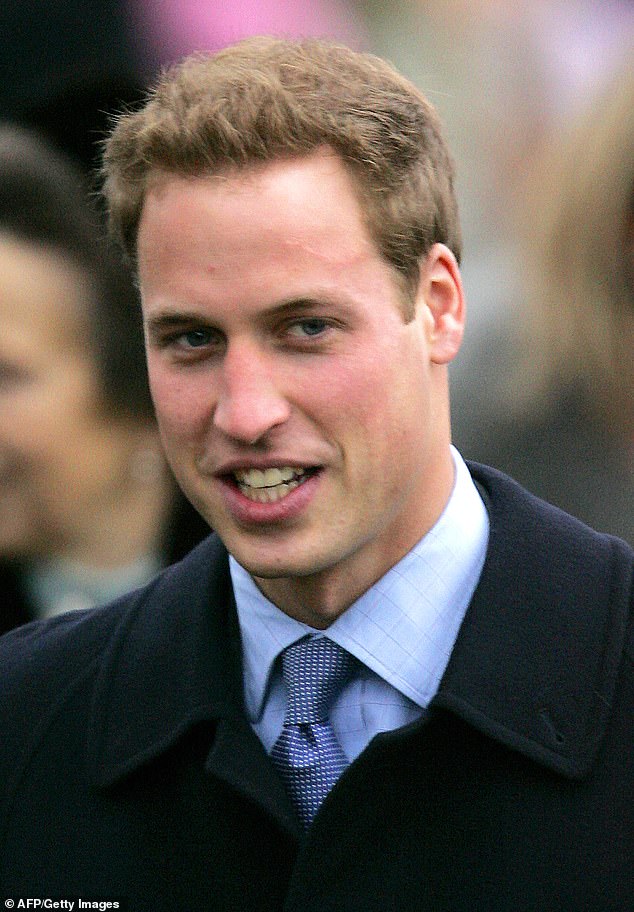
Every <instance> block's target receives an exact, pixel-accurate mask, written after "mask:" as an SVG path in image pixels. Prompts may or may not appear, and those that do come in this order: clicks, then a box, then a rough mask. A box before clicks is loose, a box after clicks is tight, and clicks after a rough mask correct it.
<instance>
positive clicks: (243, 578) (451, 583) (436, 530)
mask: <svg viewBox="0 0 634 912" xmlns="http://www.w3.org/2000/svg"><path fill="white" fill-rule="evenodd" d="M452 456H453V460H454V466H455V483H454V488H453V491H452V494H451V497H450V498H449V501H448V503H447V505H446V507H445V509H444V511H443V513H442V515H441V516H440V518H439V519H438V521H437V522H436V524H435V525H434V526H433V528H432V529H431V530H430V531H429V532H428V533H427V534H426V535H425V536H424V537H423V538H422V539H421V540H420V541H419V542H418V544H416V545H415V546H414V548H412V550H411V551H410V552H408V554H406V555H405V556H404V557H403V558H402V559H401V560H400V561H399V562H398V564H396V565H395V566H394V567H392V568H391V569H390V570H389V571H388V572H387V573H386V574H385V575H384V576H383V577H382V578H381V579H380V580H378V581H377V582H376V583H375V584H374V585H373V586H372V587H371V588H370V589H369V590H368V591H367V592H365V593H364V594H363V595H362V596H361V597H360V598H359V599H357V601H356V602H354V603H353V604H352V605H351V606H350V607H349V608H348V609H347V610H346V611H345V612H344V613H343V614H342V615H340V617H339V618H337V620H336V621H335V622H334V623H333V624H331V626H330V627H329V628H328V631H327V636H328V637H329V638H330V639H332V640H334V641H335V642H337V643H339V645H340V646H342V647H344V648H345V649H347V650H348V651H349V652H350V653H352V654H353V655H354V656H356V658H357V659H359V660H360V661H361V662H362V663H363V664H364V665H366V666H367V667H368V668H370V669H371V670H372V671H374V672H375V673H376V674H378V675H379V676H380V677H381V678H383V679H384V680H386V681H387V682H388V683H389V684H391V685H392V686H393V687H395V688H396V689H397V690H398V691H400V692H401V693H403V694H404V695H405V696H407V697H409V699H411V700H413V701H414V702H415V703H417V704H418V705H419V706H421V707H424V706H426V705H427V704H428V702H429V700H430V699H431V697H432V696H433V695H434V693H435V692H436V690H437V688H438V684H439V682H440V679H441V677H442V675H443V672H444V671H445V668H446V666H447V662H448V660H449V655H450V654H451V650H452V648H453V645H454V643H455V640H456V637H457V634H458V630H459V628H460V625H461V623H462V620H463V618H464V615H465V612H466V610H467V607H468V605H469V602H470V600H471V596H472V595H473V592H474V590H475V587H476V585H477V582H478V579H479V577H480V572H481V570H482V566H483V563H484V557H485V554H486V549H487V541H488V531H489V521H488V516H487V512H486V509H485V507H484V504H483V503H482V499H481V498H480V495H479V494H478V491H477V489H476V487H475V485H474V483H473V481H472V479H471V475H470V474H469V470H468V469H467V467H466V465H465V464H464V462H463V460H462V458H461V457H460V454H459V453H458V452H457V450H455V449H454V448H453V447H452ZM230 571H231V579H232V583H233V589H234V593H235V599H236V605H237V610H238V619H239V623H240V632H241V636H242V651H243V669H244V687H245V703H246V709H247V713H248V715H249V718H250V719H251V720H252V721H256V720H257V719H258V718H259V717H260V715H261V713H262V709H263V704H264V699H265V696H266V692H267V686H268V682H269V678H270V674H271V670H272V668H273V665H274V663H275V660H276V658H277V656H278V655H279V654H280V652H282V651H283V650H284V649H285V648H286V647H287V646H290V645H291V643H294V642H295V641H296V640H298V639H299V638H300V637H302V636H305V635H306V634H307V633H317V632H318V631H315V630H314V629H313V628H312V627H309V626H308V625H306V624H303V623H300V622H299V621H296V620H294V619H293V618H291V617H289V616H288V615H286V614H284V612H282V611H280V609H279V608H277V607H276V606H275V605H274V604H273V603H272V602H270V601H269V600H268V599H267V598H266V597H265V596H264V595H263V594H262V593H261V592H260V590H259V589H258V588H257V586H256V585H255V583H254V582H253V580H252V578H251V576H250V575H249V574H248V573H247V571H246V570H244V568H243V567H241V566H240V565H239V564H238V563H237V561H236V560H235V559H234V558H230ZM320 633H321V631H320ZM423 669H424V672H423V671H422V670H423Z"/></svg>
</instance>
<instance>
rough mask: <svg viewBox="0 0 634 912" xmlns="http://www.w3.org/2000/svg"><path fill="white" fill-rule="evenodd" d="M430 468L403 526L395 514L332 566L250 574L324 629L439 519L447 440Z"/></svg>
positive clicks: (293, 613) (450, 469)
mask: <svg viewBox="0 0 634 912" xmlns="http://www.w3.org/2000/svg"><path fill="white" fill-rule="evenodd" d="M432 474H433V477H434V478H435V482H436V483H435V487H434V493H433V496H429V495H428V496H426V497H423V496H421V497H420V510H419V512H418V513H417V514H416V516H415V518H414V520H413V521H412V522H410V524H408V525H407V526H405V527H403V526H402V524H401V523H402V518H401V517H400V516H398V517H396V518H395V520H394V521H393V522H392V523H391V524H390V525H389V526H388V527H387V528H386V529H385V530H383V534H382V535H381V537H380V539H379V540H377V541H375V543H373V544H370V545H365V546H364V547H362V548H360V549H359V550H358V551H357V552H355V553H353V554H350V555H349V556H348V557H347V558H345V559H344V560H342V561H340V562H339V563H338V564H336V565H335V566H332V567H327V568H325V569H323V570H320V571H318V572H316V573H313V574H309V575H306V576H297V577H278V578H269V579H264V578H260V577H254V581H255V583H256V585H257V586H258V588H259V589H260V591H261V592H262V593H263V594H264V595H265V596H266V597H267V598H268V599H269V601H271V602H273V604H274V605H277V607H278V608H279V609H280V610H281V611H283V612H284V613H285V614H288V615H289V616H290V617H292V618H295V620H298V621H301V622H302V623H304V624H308V625H309V626H310V627H314V628H316V629H318V630H325V629H326V628H327V627H329V626H330V625H331V624H332V623H333V622H334V621H336V619H337V618H338V617H339V616H340V615H341V614H343V612H344V611H346V609H347V608H349V607H350V605H352V604H353V602H355V601H356V600H357V599H358V598H360V596H362V595H363V593H364V592H367V591H368V589H370V588H371V587H372V586H373V585H374V584H375V583H376V582H377V581H378V580H379V579H381V577H382V576H384V575H385V574H386V573H387V572H388V570H390V569H391V568H392V567H393V566H395V565H396V564H397V563H398V562H399V561H400V560H401V559H402V558H403V557H405V555H406V554H407V553H408V552H409V551H411V549H412V548H413V547H414V546H415V545H416V544H417V543H418V542H419V541H420V540H421V538H422V537H423V536H424V535H426V534H427V532H429V530H430V529H431V528H432V527H433V526H434V525H435V523H436V522H437V520H438V519H439V517H440V515H441V513H442V512H443V510H444V509H445V507H446V505H447V503H448V501H449V498H450V496H451V492H452V490H453V484H454V465H453V459H452V456H451V453H450V451H449V446H448V445H447V447H446V454H445V455H444V456H443V458H441V460H440V463H439V465H438V466H437V467H436V470H435V471H434V472H433V473H432ZM386 543H387V544H386ZM386 548H389V551H387V550H385V549H386Z"/></svg>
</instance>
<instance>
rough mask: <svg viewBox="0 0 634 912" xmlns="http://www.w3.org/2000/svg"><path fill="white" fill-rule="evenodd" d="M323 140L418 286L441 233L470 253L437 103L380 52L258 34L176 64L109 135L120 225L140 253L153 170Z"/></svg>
mask: <svg viewBox="0 0 634 912" xmlns="http://www.w3.org/2000/svg"><path fill="white" fill-rule="evenodd" d="M320 146H329V147H330V148H332V149H333V150H334V151H335V152H336V153H337V154H338V155H340V156H341V159H342V160H343V162H344V163H345V164H346V166H347V167H348V168H349V172H350V174H351V176H352V178H353V180H354V182H355V186H356V187H357V190H358V192H359V198H360V201H361V204H362V206H363V209H364V212H365V215H366V220H367V225H368V229H369V231H370V234H371V236H372V237H373V239H374V241H375V243H376V244H377V247H378V249H379V251H380V252H381V254H382V255H383V256H384V257H385V258H386V260H387V261H388V262H389V263H391V264H392V265H393V266H394V267H395V269H396V270H397V271H398V273H399V274H400V275H401V276H402V278H403V279H404V282H405V286H406V288H407V290H408V291H409V292H410V293H412V291H413V289H415V287H416V286H417V283H418V270H419V264H420V261H421V259H422V258H423V257H424V256H425V255H426V254H427V252H428V251H429V249H430V247H431V246H432V244H434V243H436V242H442V243H444V244H446V245H447V246H448V247H450V248H451V249H452V250H453V252H454V254H455V255H456V257H457V258H458V259H459V257H460V247H461V240H460V225H459V219H458V212H457V204H456V199H455V193H454V165H453V160H452V158H451V155H450V153H449V150H448V148H447V146H446V143H445V141H444V138H443V135H442V130H441V127H440V123H439V119H438V116H437V114H436V112H435V110H434V108H433V107H432V106H431V105H430V104H429V102H428V101H427V100H426V99H425V97H424V96H423V95H422V94H421V92H419V91H418V89H417V88H416V87H415V86H414V85H412V84H411V83H410V82H409V81H408V80H406V79H405V78H404V77H402V76H401V75H400V74H399V73H397V72H396V71H395V70H394V69H393V68H392V67H391V66H390V65H389V64H388V63H386V62H385V61H383V60H381V59H380V58H378V57H374V56H372V55H370V54H361V53H357V52H355V51H352V50H350V49H349V48H346V47H342V46H339V45H335V44H331V43H328V42H324V41H319V40H314V39H308V40H301V41H286V40H281V39H275V38H261V37H260V38H250V39H246V40H245V41H242V42H240V43H238V44H235V45H232V46H231V47H228V48H225V49H223V50H221V51H220V52H218V53H216V54H195V55H192V56H191V57H188V58H186V59H185V60H184V61H183V62H182V63H181V64H179V65H177V66H175V67H173V68H172V69H170V70H167V71H166V72H165V73H164V74H163V75H162V77H161V78H160V79H159V81H158V83H157V85H156V86H155V87H154V88H153V89H152V90H151V91H150V93H149V96H148V99H147V102H146V104H145V105H144V107H143V108H142V109H141V110H139V111H137V112H134V113H128V114H124V115H121V116H120V117H119V118H118V120H117V122H116V124H115V127H114V129H113V131H112V134H111V136H110V138H109V139H108V140H107V142H106V147H105V155H104V177H105V181H104V192H105V195H106V200H107V203H108V207H109V213H110V221H111V228H112V230H113V232H114V234H115V236H117V237H118V238H119V240H120V241H121V242H122V243H123V246H124V248H125V250H126V251H127V253H128V255H129V256H130V257H131V258H132V259H134V256H135V252H136V235H137V230H138V224H139V219H140V216H141V211H142V208H143V201H144V195H145V192H146V189H147V182H148V179H149V177H150V175H151V174H152V173H155V172H157V171H167V172H174V173H176V174H184V175H197V174H205V173H218V172H219V171H223V170H227V169H230V168H236V167H237V168H240V167H244V166H248V165H249V164H252V163H255V162H262V161H270V160H272V159H276V158H280V157H283V156H289V155H306V154H309V153H310V152H312V151H314V150H315V149H317V148H319V147H320Z"/></svg>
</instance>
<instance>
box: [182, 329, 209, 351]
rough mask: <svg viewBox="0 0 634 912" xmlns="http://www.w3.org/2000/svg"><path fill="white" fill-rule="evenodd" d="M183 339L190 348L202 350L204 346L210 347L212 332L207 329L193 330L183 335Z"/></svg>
mask: <svg viewBox="0 0 634 912" xmlns="http://www.w3.org/2000/svg"><path fill="white" fill-rule="evenodd" d="M182 339H183V341H184V342H185V343H186V344H187V345H188V346H189V347H190V348H200V347H201V346H203V345H209V343H210V342H211V332H210V331H209V330H207V329H193V330H191V331H190V332H186V333H183V335H182Z"/></svg>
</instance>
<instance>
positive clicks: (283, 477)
mask: <svg viewBox="0 0 634 912" xmlns="http://www.w3.org/2000/svg"><path fill="white" fill-rule="evenodd" d="M303 474H304V469H301V468H297V467H292V466H282V467H281V468H274V469H239V470H238V471H237V472H235V476H236V478H237V480H238V481H239V482H240V484H245V485H249V487H250V488H272V487H274V486H275V485H279V484H282V483H283V482H285V481H291V479H293V478H295V477H296V476H298V475H303Z"/></svg>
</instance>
